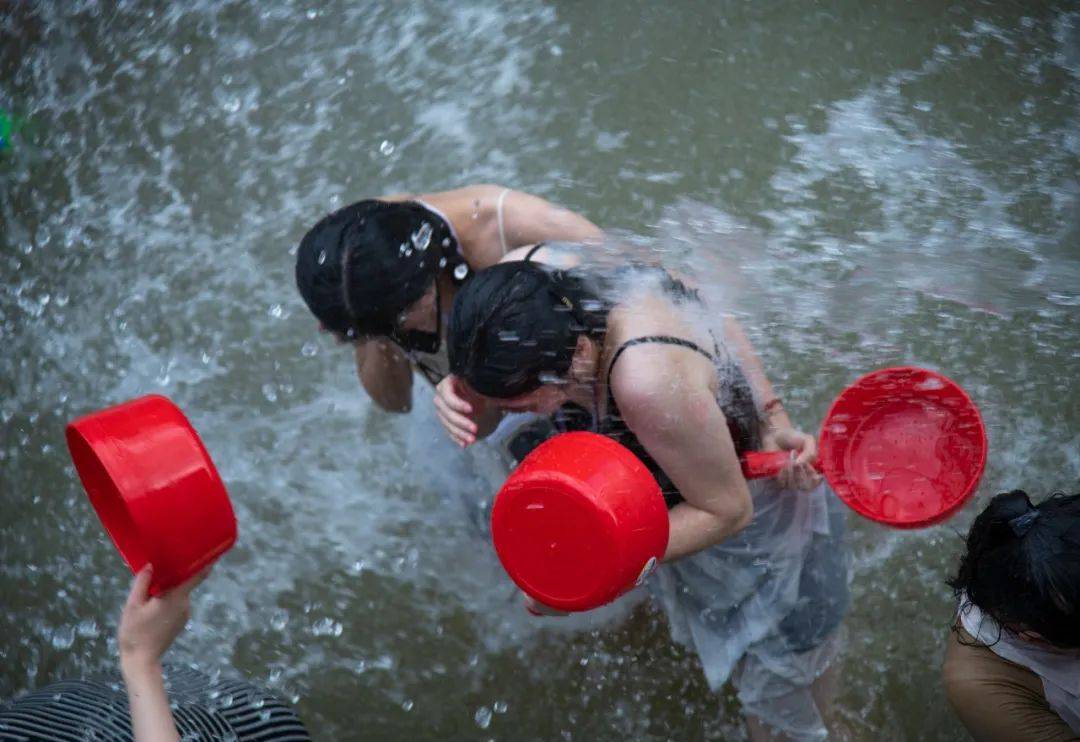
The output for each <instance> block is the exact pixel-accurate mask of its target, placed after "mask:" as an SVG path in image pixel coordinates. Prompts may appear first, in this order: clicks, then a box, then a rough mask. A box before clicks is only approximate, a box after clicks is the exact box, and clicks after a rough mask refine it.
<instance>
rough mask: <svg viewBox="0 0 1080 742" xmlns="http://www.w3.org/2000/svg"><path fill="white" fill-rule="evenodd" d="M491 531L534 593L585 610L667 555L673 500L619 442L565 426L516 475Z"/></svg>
mask: <svg viewBox="0 0 1080 742" xmlns="http://www.w3.org/2000/svg"><path fill="white" fill-rule="evenodd" d="M491 533H492V538H493V540H494V542H495V551H496V552H497V553H498V555H499V560H500V561H501V562H502V565H503V568H504V569H506V572H507V573H508V574H509V575H510V578H511V579H512V580H513V581H514V582H515V583H517V585H518V587H520V588H521V589H522V591H524V592H525V594H527V595H529V596H530V597H532V598H533V599H535V600H537V601H538V602H540V603H542V604H543V605H546V606H549V607H551V608H556V609H558V610H561V611H584V610H589V609H591V608H596V607H598V606H601V605H604V604H605V603H609V602H611V601H612V600H614V599H615V598H617V597H618V596H619V595H621V594H622V593H624V592H626V591H627V590H629V589H631V588H632V587H634V585H635V584H637V583H639V582H640V581H641V579H643V578H644V577H645V575H647V574H648V573H649V572H650V571H651V570H652V568H653V567H654V566H655V565H656V563H657V562H658V561H659V560H660V558H661V557H663V555H664V551H665V549H667V542H668V514H667V506H666V504H665V503H664V497H663V495H662V494H661V493H660V487H659V485H658V484H657V483H656V479H655V478H654V477H653V476H652V474H651V473H650V472H649V470H648V469H646V468H645V465H644V464H642V463H641V461H639V460H638V459H637V457H636V456H634V455H633V454H632V453H630V451H628V450H627V449H626V448H624V447H623V446H621V445H620V444H619V443H617V442H615V441H613V440H611V439H609V438H607V437H605V436H602V435H597V434H595V433H585V432H577V433H564V434H562V435H558V436H555V437H554V438H551V439H550V440H548V441H545V442H544V443H542V444H540V445H539V446H537V447H536V449H534V450H533V451H532V452H531V453H530V454H529V455H528V456H526V457H525V459H524V460H523V461H522V462H521V464H520V465H519V466H518V467H517V469H516V470H515V471H514V472H513V473H512V474H511V475H510V477H509V478H508V479H507V480H506V483H505V484H504V485H503V487H502V489H500V490H499V493H498V495H497V496H496V498H495V504H494V506H493V508H492V512H491Z"/></svg>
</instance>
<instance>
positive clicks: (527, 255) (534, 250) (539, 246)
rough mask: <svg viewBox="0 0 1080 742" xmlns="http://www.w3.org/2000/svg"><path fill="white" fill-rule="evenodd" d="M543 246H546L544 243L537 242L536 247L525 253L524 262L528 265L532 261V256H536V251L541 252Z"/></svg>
mask: <svg viewBox="0 0 1080 742" xmlns="http://www.w3.org/2000/svg"><path fill="white" fill-rule="evenodd" d="M543 246H544V243H543V242H537V243H536V244H535V245H533V246H532V247H530V248H529V252H527V253H525V257H524V258H522V259H521V260H522V262H524V263H528V262H529V261H530V260H532V256H533V255H535V254H536V251H537V250H539V249H540V248H541V247H543Z"/></svg>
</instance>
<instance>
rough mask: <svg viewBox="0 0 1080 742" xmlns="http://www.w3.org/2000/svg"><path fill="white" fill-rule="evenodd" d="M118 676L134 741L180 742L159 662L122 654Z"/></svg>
mask: <svg viewBox="0 0 1080 742" xmlns="http://www.w3.org/2000/svg"><path fill="white" fill-rule="evenodd" d="M120 673H121V674H122V675H123V677H124V684H125V685H126V687H127V696H128V707H129V709H130V712H131V727H132V731H133V732H134V735H135V742H179V739H180V734H179V733H178V732H177V731H176V724H175V723H174V722H173V718H172V711H171V709H170V708H169V697H168V695H167V694H166V693H165V681H164V678H163V677H162V672H161V664H160V662H157V661H149V660H140V659H138V658H131V657H125V656H123V655H121V658H120Z"/></svg>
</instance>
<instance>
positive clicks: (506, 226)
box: [495, 188, 604, 249]
mask: <svg viewBox="0 0 1080 742" xmlns="http://www.w3.org/2000/svg"><path fill="white" fill-rule="evenodd" d="M498 193H499V195H498V196H496V197H495V209H496V212H495V220H496V225H497V224H498V221H499V213H498V212H499V208H500V204H499V202H500V200H501V202H502V203H501V209H502V228H503V232H502V236H503V237H504V238H505V244H506V248H507V249H512V248H515V247H520V246H522V245H532V244H535V243H537V242H545V241H564V242H600V241H601V240H603V237H604V233H603V231H602V230H601V229H600V228H599V227H598V226H596V225H595V224H593V223H592V222H591V221H589V220H588V219H586V218H585V217H583V216H581V215H580V214H577V213H575V212H573V211H571V210H570V209H567V208H565V207H562V206H559V205H557V204H553V203H551V202H549V201H545V200H544V199H542V198H540V197H538V196H533V195H531V194H528V193H523V192H521V191H513V190H507V189H503V188H499V189H498ZM504 193H505V195H503V194H504Z"/></svg>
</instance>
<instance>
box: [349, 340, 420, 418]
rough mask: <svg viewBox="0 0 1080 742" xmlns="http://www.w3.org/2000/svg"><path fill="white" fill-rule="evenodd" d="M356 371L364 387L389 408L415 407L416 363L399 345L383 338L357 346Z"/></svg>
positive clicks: (391, 410) (402, 410)
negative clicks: (413, 399) (413, 393)
mask: <svg viewBox="0 0 1080 742" xmlns="http://www.w3.org/2000/svg"><path fill="white" fill-rule="evenodd" d="M356 373H357V375H358V376H359V377H360V383H361V384H362V385H363V387H364V390H365V391H366V392H367V393H368V395H369V396H370V397H371V399H372V401H373V402H375V404H377V405H378V406H379V407H381V408H382V409H384V410H386V411H388V412H408V411H409V410H410V409H412V385H413V375H412V364H411V363H410V362H409V359H408V358H407V357H406V356H405V354H404V353H402V352H401V351H399V350H398V349H397V348H395V347H393V346H390V347H385V344H384V343H383V342H382V341H369V342H367V343H364V344H359V345H357V346H356Z"/></svg>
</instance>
